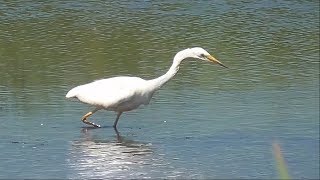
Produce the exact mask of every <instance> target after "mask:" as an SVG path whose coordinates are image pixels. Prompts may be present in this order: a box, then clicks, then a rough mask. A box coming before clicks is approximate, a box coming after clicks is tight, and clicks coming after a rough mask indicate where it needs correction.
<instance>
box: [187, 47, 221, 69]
mask: <svg viewBox="0 0 320 180" xmlns="http://www.w3.org/2000/svg"><path fill="white" fill-rule="evenodd" d="M188 54H189V56H190V57H192V58H196V59H201V60H205V61H209V62H213V63H216V64H219V65H220V66H222V67H225V68H227V66H225V65H224V64H222V63H221V62H220V61H219V60H217V59H216V58H214V57H213V56H212V55H210V54H209V53H208V52H207V51H206V50H204V49H203V48H201V47H194V48H190V49H188Z"/></svg>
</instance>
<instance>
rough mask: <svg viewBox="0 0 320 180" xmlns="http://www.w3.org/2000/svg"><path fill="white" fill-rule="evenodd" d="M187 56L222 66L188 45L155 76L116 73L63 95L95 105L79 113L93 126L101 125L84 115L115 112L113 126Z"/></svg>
mask: <svg viewBox="0 0 320 180" xmlns="http://www.w3.org/2000/svg"><path fill="white" fill-rule="evenodd" d="M187 58H196V59H200V60H205V61H209V62H213V63H217V64H219V65H221V66H223V67H226V66H225V65H223V64H222V63H221V62H220V61H218V60H217V59H215V58H214V57H213V56H211V55H210V54H209V53H208V52H207V51H206V50H204V49H202V48H200V47H194V48H188V49H184V50H182V51H179V52H178V53H177V54H176V55H175V56H174V58H173V63H172V65H171V67H170V69H169V70H168V72H167V73H165V74H164V75H162V76H160V77H158V78H155V79H151V80H144V79H141V78H139V77H128V76H119V77H112V78H108V79H101V80H97V81H94V82H91V83H88V84H84V85H80V86H77V87H75V88H73V89H71V90H70V91H69V92H68V93H67V95H66V98H77V99H78V100H79V101H81V102H83V103H87V104H90V105H93V106H95V109H94V110H92V111H90V112H88V113H87V114H85V115H84V116H83V117H82V121H83V122H84V123H86V124H89V125H92V126H94V127H101V126H100V125H98V124H95V123H93V122H90V121H89V120H88V117H89V116H91V115H92V114H93V113H95V112H97V111H98V110H101V109H105V110H108V111H115V112H117V117H116V120H115V122H114V124H113V127H114V128H116V127H117V123H118V120H119V118H120V116H121V114H122V113H123V112H125V111H131V110H133V109H136V108H138V107H139V106H140V105H141V104H144V105H147V104H149V102H150V100H151V97H152V95H153V94H154V92H155V91H157V90H158V89H159V88H161V87H162V86H163V85H164V84H165V83H166V82H168V81H169V80H170V79H171V78H172V77H173V76H174V75H175V74H176V73H177V72H178V70H179V65H180V63H181V62H182V61H183V60H184V59H187Z"/></svg>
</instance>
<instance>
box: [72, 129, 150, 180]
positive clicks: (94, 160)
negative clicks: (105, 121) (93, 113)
mask: <svg viewBox="0 0 320 180" xmlns="http://www.w3.org/2000/svg"><path fill="white" fill-rule="evenodd" d="M92 130H93V128H84V129H82V135H83V137H82V138H81V139H80V140H77V141H75V142H73V143H72V146H71V152H70V157H69V159H68V162H69V164H70V167H71V171H72V173H70V175H71V176H72V177H70V178H111V179H114V178H121V179H123V178H127V177H130V178H142V177H144V178H145V177H148V174H147V172H148V170H147V169H148V166H150V165H152V161H153V160H152V153H153V152H152V150H151V145H150V144H144V143H140V142H136V141H133V140H129V139H127V138H126V137H123V136H121V135H120V133H119V132H118V130H117V129H115V134H116V138H114V139H111V140H104V139H103V138H101V137H100V138H99V137H97V136H94V135H92V134H94V133H93V132H92Z"/></svg>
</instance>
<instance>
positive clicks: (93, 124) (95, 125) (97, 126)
mask: <svg viewBox="0 0 320 180" xmlns="http://www.w3.org/2000/svg"><path fill="white" fill-rule="evenodd" d="M91 125H92V126H94V127H96V128H101V126H100V125H99V124H95V123H92V124H91Z"/></svg>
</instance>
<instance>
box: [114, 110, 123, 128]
mask: <svg viewBox="0 0 320 180" xmlns="http://www.w3.org/2000/svg"><path fill="white" fill-rule="evenodd" d="M121 114H122V112H118V114H117V118H116V120H115V121H114V123H113V127H114V128H115V129H117V124H118V121H119V118H120V116H121Z"/></svg>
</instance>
